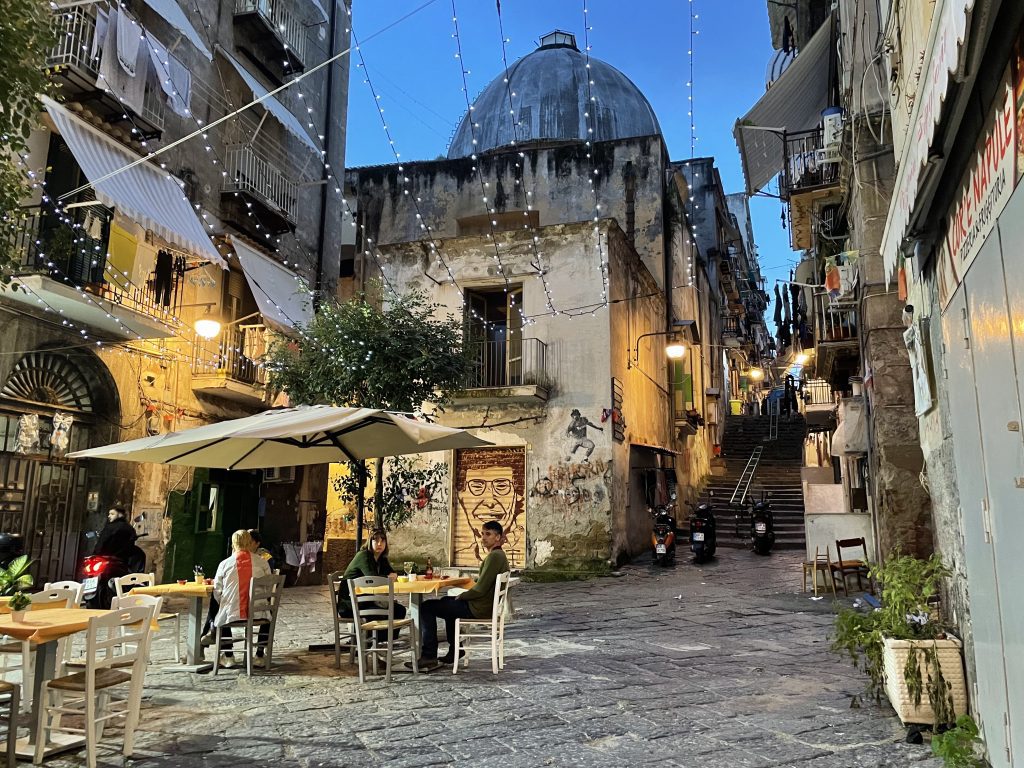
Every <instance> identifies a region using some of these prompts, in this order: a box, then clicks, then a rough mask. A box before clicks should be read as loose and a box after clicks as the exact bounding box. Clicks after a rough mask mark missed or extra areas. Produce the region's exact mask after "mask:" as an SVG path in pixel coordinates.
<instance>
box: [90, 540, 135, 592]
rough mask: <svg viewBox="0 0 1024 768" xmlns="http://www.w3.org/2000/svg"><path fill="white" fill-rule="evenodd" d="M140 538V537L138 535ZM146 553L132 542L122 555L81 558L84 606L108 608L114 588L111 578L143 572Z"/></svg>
mask: <svg viewBox="0 0 1024 768" xmlns="http://www.w3.org/2000/svg"><path fill="white" fill-rule="evenodd" d="M140 538H141V537H140ZM145 571H146V553H145V552H143V551H142V549H140V548H139V546H138V545H135V544H133V545H132V546H131V548H130V549H128V551H127V552H126V553H125V556H124V557H115V556H114V555H87V556H86V557H84V558H82V566H81V573H82V600H83V601H84V602H85V607H86V608H103V609H109V608H110V602H111V600H113V599H114V595H115V594H116V590H115V589H114V584H113V580H114V579H116V578H119V577H121V576H127V575H128V574H129V573H145Z"/></svg>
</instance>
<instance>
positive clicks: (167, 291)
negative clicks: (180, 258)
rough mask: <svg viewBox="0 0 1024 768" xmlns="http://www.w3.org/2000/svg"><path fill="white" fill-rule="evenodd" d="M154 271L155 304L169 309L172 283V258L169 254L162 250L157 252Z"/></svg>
mask: <svg viewBox="0 0 1024 768" xmlns="http://www.w3.org/2000/svg"><path fill="white" fill-rule="evenodd" d="M154 271H155V272H156V283H155V285H154V288H155V290H156V302H157V304H163V305H164V306H165V307H169V306H170V305H171V286H172V285H173V283H174V257H173V256H172V255H171V254H170V252H168V251H165V250H163V249H161V250H159V251H157V254H156V268H155V270H154Z"/></svg>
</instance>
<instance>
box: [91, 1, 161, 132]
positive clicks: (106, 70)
mask: <svg viewBox="0 0 1024 768" xmlns="http://www.w3.org/2000/svg"><path fill="white" fill-rule="evenodd" d="M122 13H123V11H122ZM119 27H120V25H119V24H118V23H117V22H116V21H114V20H111V21H109V22H108V23H107V31H106V36H105V37H104V40H103V53H102V55H101V56H100V64H99V77H97V79H96V87H97V88H99V89H101V90H103V91H109V92H110V93H111V94H113V95H114V97H115V98H117V99H118V100H120V101H121V103H122V104H124V105H125V106H126V107H128V108H129V109H130V110H132V111H133V112H135V113H141V112H142V100H143V97H144V96H145V94H146V77H145V73H146V68H147V66H148V63H149V54H148V53H147V52H146V51H144V50H142V46H141V45H136V46H135V51H136V55H137V56H138V57H139V58H142V59H143V60H142V62H141V63H140V62H139V61H138V60H136V65H135V71H139V72H141V73H142V74H143V76H142V77H135V76H134V75H130V74H128V73H127V72H126V71H125V69H124V67H122V66H119V64H118V62H119V61H120V59H119V55H118V37H119V36H120V32H119ZM135 37H136V41H137V42H141V40H138V33H137V32H136V33H135Z"/></svg>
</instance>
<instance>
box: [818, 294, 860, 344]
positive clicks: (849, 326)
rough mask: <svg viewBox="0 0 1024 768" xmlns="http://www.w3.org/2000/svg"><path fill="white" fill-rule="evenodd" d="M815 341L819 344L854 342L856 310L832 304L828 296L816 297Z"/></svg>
mask: <svg viewBox="0 0 1024 768" xmlns="http://www.w3.org/2000/svg"><path fill="white" fill-rule="evenodd" d="M817 299H818V317H817V326H818V327H817V340H818V343H819V344H827V343H842V342H849V341H856V340H857V338H858V331H857V310H856V309H852V308H849V307H842V306H838V305H835V304H833V303H832V301H831V299H830V298H829V296H828V294H820V295H819V296H818V297H817Z"/></svg>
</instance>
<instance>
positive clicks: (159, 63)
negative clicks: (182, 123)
mask: <svg viewBox="0 0 1024 768" xmlns="http://www.w3.org/2000/svg"><path fill="white" fill-rule="evenodd" d="M146 43H147V44H148V47H149V58H150V61H151V63H152V65H153V68H152V70H151V72H152V76H153V79H154V81H156V82H157V83H158V84H159V86H160V88H161V90H163V92H164V93H165V94H166V95H167V106H169V107H170V108H171V111H172V112H174V114H176V115H177V116H178V117H188V116H189V104H191V103H192V73H191V72H189V71H188V69H186V68H185V65H184V64H182V63H181V62H180V61H178V59H177V58H175V57H174V56H173V55H172V54H170V53H168V52H167V48H166V47H164V45H163V43H161V42H159V41H158V40H156V39H154V38H153V36H152V35H147V36H146Z"/></svg>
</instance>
